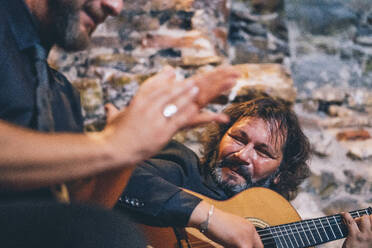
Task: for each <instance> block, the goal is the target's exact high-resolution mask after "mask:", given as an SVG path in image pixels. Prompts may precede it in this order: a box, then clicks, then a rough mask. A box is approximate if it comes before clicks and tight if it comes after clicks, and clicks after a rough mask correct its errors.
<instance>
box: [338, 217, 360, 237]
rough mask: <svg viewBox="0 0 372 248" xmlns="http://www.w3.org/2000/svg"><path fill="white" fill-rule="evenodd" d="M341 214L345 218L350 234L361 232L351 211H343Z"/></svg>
mask: <svg viewBox="0 0 372 248" xmlns="http://www.w3.org/2000/svg"><path fill="white" fill-rule="evenodd" d="M341 216H342V217H343V218H344V221H345V223H346V226H347V229H348V231H349V235H355V234H356V233H357V232H359V227H358V225H357V223H356V222H355V221H354V219H353V217H351V215H350V214H349V213H344V212H342V213H341Z"/></svg>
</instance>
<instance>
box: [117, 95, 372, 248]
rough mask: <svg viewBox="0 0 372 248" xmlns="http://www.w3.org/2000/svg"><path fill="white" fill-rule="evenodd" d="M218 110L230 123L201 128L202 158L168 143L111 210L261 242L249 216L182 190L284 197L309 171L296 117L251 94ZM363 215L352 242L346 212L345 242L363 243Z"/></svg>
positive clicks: (232, 243) (237, 243)
mask: <svg viewBox="0 0 372 248" xmlns="http://www.w3.org/2000/svg"><path fill="white" fill-rule="evenodd" d="M223 112H224V113H225V114H227V115H228V116H229V117H230V121H229V122H228V123H221V124H216V123H215V124H211V125H210V126H209V127H208V128H207V130H206V132H205V133H204V137H205V140H204V143H203V150H202V159H200V160H199V158H198V156H197V155H196V154H195V153H194V152H193V151H191V150H190V149H188V148H186V147H185V146H184V145H182V144H180V143H177V142H175V141H173V142H171V143H169V144H168V146H167V147H166V148H165V149H164V150H163V151H162V152H161V153H160V154H158V155H156V156H155V157H153V158H152V159H150V160H147V161H145V162H144V163H143V164H142V165H141V166H139V167H137V168H136V170H135V171H134V173H133V174H132V177H131V179H130V181H129V183H128V185H127V188H126V189H125V191H124V194H123V195H122V197H121V200H120V201H119V205H118V207H119V208H121V209H122V210H123V211H124V212H129V213H130V214H131V215H132V216H133V218H135V219H136V220H137V221H138V222H140V223H144V224H148V225H156V226H173V227H195V228H198V229H199V230H200V231H201V232H202V233H204V234H205V235H207V236H208V237H209V238H211V239H212V240H213V241H215V242H217V243H220V244H222V245H225V246H227V247H263V246H262V243H261V242H260V241H259V238H257V235H256V234H255V232H254V231H253V230H252V229H254V227H253V225H252V224H251V223H250V222H249V221H247V220H246V219H244V218H242V217H238V216H235V215H232V214H229V213H227V212H224V211H222V210H220V209H217V208H215V207H213V206H212V205H211V204H209V203H207V202H205V201H204V200H201V199H200V198H198V197H196V196H194V195H192V194H189V193H188V192H185V191H184V190H182V188H185V189H188V190H192V191H194V192H197V193H200V194H202V195H205V196H207V197H209V198H212V199H216V200H226V199H228V198H230V197H231V196H234V195H235V194H237V193H239V192H241V191H243V190H245V189H248V188H251V187H266V188H270V189H272V190H275V191H276V192H278V193H279V194H281V195H282V196H284V197H285V198H286V199H288V200H291V199H293V198H294V197H295V196H296V192H297V189H298V186H299V185H300V183H301V182H302V181H303V180H304V179H305V178H306V177H307V176H308V175H309V168H308V164H307V160H308V158H309V152H310V145H309V142H308V139H307V137H306V136H305V135H304V133H303V132H302V130H301V128H300V125H299V122H298V120H297V117H296V115H295V114H294V112H292V111H291V110H290V108H289V107H288V106H287V105H286V104H284V103H283V102H281V101H277V100H274V99H272V98H270V97H259V98H255V99H253V100H251V101H247V102H243V103H235V104H231V105H230V106H228V107H227V108H226V109H225V110H224V111H223ZM247 204H249V202H247ZM211 213H212V214H211ZM365 218H366V219H365V224H363V229H364V230H365V231H364V232H363V235H364V237H366V239H364V240H363V242H360V239H359V241H358V234H356V233H358V232H359V234H361V233H362V232H360V231H359V229H358V228H357V227H355V226H356V224H355V222H354V221H353V219H352V218H351V217H350V216H349V215H347V220H348V221H350V223H352V224H350V223H349V228H350V230H352V231H353V232H351V233H353V234H354V235H350V237H348V239H347V242H345V244H346V243H347V244H348V245H347V246H345V247H350V248H351V247H366V248H370V246H368V245H370V243H369V242H371V240H372V234H371V231H370V224H371V220H372V217H370V218H368V217H365ZM257 239H258V240H257ZM252 240H253V243H252ZM250 242H251V243H250ZM353 242H355V243H353ZM357 245H360V246H357Z"/></svg>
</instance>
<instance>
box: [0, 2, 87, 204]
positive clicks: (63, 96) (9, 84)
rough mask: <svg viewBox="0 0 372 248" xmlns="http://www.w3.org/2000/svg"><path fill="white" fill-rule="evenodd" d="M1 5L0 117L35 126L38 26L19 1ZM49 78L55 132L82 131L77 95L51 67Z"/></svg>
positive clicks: (12, 121) (15, 122)
mask: <svg viewBox="0 0 372 248" xmlns="http://www.w3.org/2000/svg"><path fill="white" fill-rule="evenodd" d="M0 5H1V8H0V78H1V79H0V119H2V120H5V121H8V122H11V123H14V124H17V125H20V126H23V127H28V128H32V129H36V102H35V100H36V99H35V97H36V96H35V91H36V86H37V79H36V70H35V65H34V63H33V58H32V56H31V53H30V49H31V48H32V47H33V46H34V45H35V44H40V38H39V32H38V25H37V22H36V21H35V18H34V17H33V16H32V15H31V13H30V12H29V10H28V8H27V6H26V5H25V3H24V2H23V1H22V0H11V1H7V0H0ZM49 77H50V85H51V90H52V96H53V97H52V98H53V100H52V110H53V118H54V123H55V131H56V132H82V131H83V118H82V114H81V106H80V98H79V94H78V93H77V91H76V90H75V89H74V88H73V86H72V85H71V84H70V83H69V82H68V80H67V79H66V78H65V77H64V76H63V75H62V74H60V73H58V72H57V71H55V70H53V69H51V68H49ZM20 138H22V137H20ZM20 152H21V151H20ZM41 191H42V192H45V191H44V190H41ZM12 195H13V193H12ZM25 195H29V194H27V193H26V194H25ZM33 195H35V192H33ZM0 197H1V198H4V194H0Z"/></svg>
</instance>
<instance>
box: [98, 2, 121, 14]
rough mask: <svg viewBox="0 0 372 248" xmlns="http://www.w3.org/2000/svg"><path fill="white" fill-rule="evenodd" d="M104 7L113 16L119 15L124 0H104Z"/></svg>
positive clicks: (102, 3)
mask: <svg viewBox="0 0 372 248" xmlns="http://www.w3.org/2000/svg"><path fill="white" fill-rule="evenodd" d="M101 5H102V8H103V9H104V10H105V11H106V12H107V13H108V14H109V15H112V16H117V15H119V14H120V12H121V11H122V9H123V0H102V1H101Z"/></svg>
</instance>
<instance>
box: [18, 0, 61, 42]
mask: <svg viewBox="0 0 372 248" xmlns="http://www.w3.org/2000/svg"><path fill="white" fill-rule="evenodd" d="M24 1H25V3H26V5H27V7H28V8H29V10H30V12H31V14H32V15H33V16H34V17H35V18H36V21H37V24H38V28H39V33H40V40H41V43H42V45H43V46H45V47H46V48H49V47H51V46H52V45H53V42H52V41H51V40H50V38H48V37H50V33H51V28H50V27H51V24H50V20H51V19H50V18H49V17H48V13H49V12H48V0H24ZM53 1H54V0H53ZM48 34H49V35H48Z"/></svg>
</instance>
